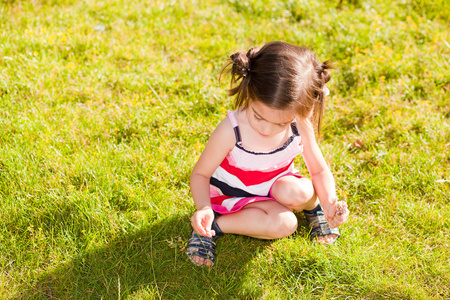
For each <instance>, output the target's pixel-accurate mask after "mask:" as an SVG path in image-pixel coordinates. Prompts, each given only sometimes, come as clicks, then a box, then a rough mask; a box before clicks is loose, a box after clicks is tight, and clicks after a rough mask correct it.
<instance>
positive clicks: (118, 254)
mask: <svg viewBox="0 0 450 300" xmlns="http://www.w3.org/2000/svg"><path fill="white" fill-rule="evenodd" d="M189 224H190V223H189V221H188V219H187V218H186V217H182V216H175V217H171V218H169V219H166V220H163V221H161V222H159V223H156V224H154V225H153V226H151V227H149V228H147V229H145V230H141V231H138V232H135V233H132V234H125V235H123V236H122V237H118V238H115V239H113V240H111V241H110V242H109V243H107V245H106V246H101V247H99V248H96V249H94V250H90V251H86V252H84V253H83V254H82V255H79V256H78V257H75V258H74V259H72V260H71V261H69V262H67V263H65V264H62V265H60V266H58V267H56V268H54V269H52V270H51V271H48V272H46V273H45V274H43V275H42V276H41V277H39V278H38V279H37V280H36V282H35V283H34V284H33V285H32V286H30V285H27V286H24V287H23V288H22V291H21V293H20V295H19V296H18V297H16V299H122V298H127V297H128V296H131V295H135V296H136V297H137V298H136V299H148V298H163V299H167V298H169V299H174V298H182V299H212V298H215V299H218V298H220V299H230V298H252V299H253V298H260V297H261V296H262V295H263V290H262V289H259V290H258V289H256V290H255V285H252V288H251V289H249V288H246V286H245V281H246V280H248V279H249V276H252V275H251V274H248V273H247V272H248V270H249V269H248V268H246V265H247V264H248V263H249V262H250V261H251V260H252V259H253V257H254V256H255V254H256V253H257V252H259V251H260V249H261V251H262V249H263V248H265V247H267V246H268V245H270V244H271V242H270V241H263V240H257V239H252V238H247V237H243V236H235V235H226V236H225V237H223V238H221V239H220V240H218V243H217V244H218V246H217V247H218V248H217V250H218V257H217V260H216V264H215V266H214V267H213V268H208V267H196V266H194V265H193V264H192V262H190V261H189V260H188V259H187V256H186V254H185V248H186V244H187V241H188V238H189V236H190V231H191V229H190V227H189Z"/></svg>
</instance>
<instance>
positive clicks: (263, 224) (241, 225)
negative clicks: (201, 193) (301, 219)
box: [216, 200, 297, 239]
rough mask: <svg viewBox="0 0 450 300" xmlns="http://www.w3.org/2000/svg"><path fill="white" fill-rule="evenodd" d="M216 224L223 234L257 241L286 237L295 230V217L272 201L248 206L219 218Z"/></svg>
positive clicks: (288, 210)
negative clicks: (257, 239)
mask: <svg viewBox="0 0 450 300" xmlns="http://www.w3.org/2000/svg"><path fill="white" fill-rule="evenodd" d="M216 222H217V224H218V225H219V227H220V229H222V231H223V232H224V233H234V234H241V235H247V236H251V237H255V238H259V239H277V238H282V237H286V236H289V235H291V234H292V233H294V232H295V230H296V229H297V217H296V216H295V215H294V213H292V211H291V210H290V209H289V208H287V207H285V206H283V205H281V204H279V203H277V202H275V201H272V200H266V201H259V202H254V203H251V204H248V205H246V206H245V207H244V208H243V209H242V210H241V211H239V212H236V213H232V214H229V215H222V216H220V217H219V218H217V220H216Z"/></svg>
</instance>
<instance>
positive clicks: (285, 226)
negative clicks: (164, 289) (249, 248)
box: [191, 200, 297, 266]
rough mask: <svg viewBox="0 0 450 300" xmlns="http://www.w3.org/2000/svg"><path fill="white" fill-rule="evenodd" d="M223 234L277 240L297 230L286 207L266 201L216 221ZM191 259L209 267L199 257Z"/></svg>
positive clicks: (253, 204) (208, 264)
mask: <svg viewBox="0 0 450 300" xmlns="http://www.w3.org/2000/svg"><path fill="white" fill-rule="evenodd" d="M216 222H217V225H219V227H220V229H221V230H222V231H223V232H224V233H234V234H241V235H247V236H251V237H255V238H259V239H277V238H282V237H286V236H289V235H291V234H292V233H294V231H295V230H296V229H297V217H296V216H295V215H294V213H293V212H292V211H291V210H290V209H289V208H287V207H285V206H283V205H281V204H279V203H277V202H275V201H273V200H266V201H260V202H255V203H251V204H248V205H246V206H245V207H244V208H243V209H242V210H240V211H238V212H235V213H232V214H229V215H222V216H220V217H218V218H217V219H216ZM191 259H192V260H193V261H194V262H195V263H196V264H197V265H199V266H201V265H205V266H211V265H212V261H211V260H209V259H204V258H201V257H199V256H192V257H191Z"/></svg>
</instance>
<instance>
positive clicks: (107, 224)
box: [0, 0, 450, 299]
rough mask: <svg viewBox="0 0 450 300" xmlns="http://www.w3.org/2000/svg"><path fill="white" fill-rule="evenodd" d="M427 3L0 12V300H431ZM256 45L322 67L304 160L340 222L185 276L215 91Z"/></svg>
mask: <svg viewBox="0 0 450 300" xmlns="http://www.w3.org/2000/svg"><path fill="white" fill-rule="evenodd" d="M447 2H448V1H443V0H439V1H420V0H407V1H397V2H386V1H372V2H370V1H358V0H356V1H354V0H352V1H350V0H349V1H326V2H313V1H294V0H290V1H275V0H271V1H232V0H217V1H213V0H209V1H181V0H179V1H150V2H136V1H131V2H130V1H128V2H125V1H120V0H117V1H70V0H61V1H59V0H46V1H20V0H15V1H14V0H12V1H11V0H3V1H1V0H0V238H1V243H0V298H2V299H3V298H4V299H101V298H103V299H125V298H126V299H152V298H158V299H159V298H163V299H173V298H187V299H198V298H203V299H211V298H219V299H230V298H235V299H236V298H237V299H245V298H250V299H255V298H266V299H283V298H303V299H312V298H317V299H319V298H324V299H329V298H333V297H335V298H355V299H361V298H366V299H392V298H398V299H430V298H435V299H440V298H449V297H450V290H449V286H450V277H449V274H450V269H449V267H448V266H449V263H450V261H449V257H450V253H449V249H450V247H449V233H450V230H449V227H450V226H449V220H450V214H449V211H450V210H449V200H450V182H449V180H450V156H449V153H450V125H449V118H450V101H449V90H450V78H449V76H450V65H449V61H450V36H449V32H450V30H449V25H448V24H449V17H448V16H449V15H448V13H447V12H448V10H449V9H450V7H449V4H448V3H447ZM272 40H285V41H288V42H291V43H295V44H302V45H307V46H310V47H311V48H313V49H314V50H315V51H316V52H317V54H318V56H319V57H320V59H321V60H328V59H332V60H333V62H334V65H335V67H336V69H335V70H334V71H333V73H332V75H333V78H332V80H331V82H330V84H329V88H330V90H331V95H330V97H329V98H328V99H327V100H328V102H327V108H326V113H325V118H324V127H323V130H322V135H321V140H320V143H321V148H322V150H323V152H324V156H325V158H326V160H327V162H328V163H329V164H330V167H331V169H332V171H333V173H334V174H335V177H336V181H337V186H338V193H339V196H340V198H341V199H343V200H346V201H347V202H348V203H349V206H350V210H351V211H352V216H351V218H350V221H349V223H348V224H346V225H344V226H342V229H341V231H342V238H341V239H340V240H339V243H338V245H336V246H331V247H321V246H314V245H312V244H311V243H310V242H309V240H308V238H307V227H306V222H305V221H304V220H303V219H302V218H301V217H300V224H301V226H300V227H299V229H298V232H297V233H296V234H295V235H293V236H292V237H290V238H286V239H282V240H277V241H259V240H256V239H250V238H246V237H241V236H226V237H224V238H223V239H221V240H220V241H219V243H218V257H217V264H216V266H215V267H214V268H213V269H211V270H208V269H198V268H195V267H193V265H192V264H191V263H190V262H189V261H188V260H187V259H186V257H185V254H184V249H185V247H186V243H187V240H188V237H189V232H190V222H189V217H190V215H191V214H192V213H193V211H194V209H195V208H194V205H193V202H192V200H191V197H190V192H189V187H188V178H189V174H190V171H191V169H192V167H193V164H194V163H195V161H196V159H197V157H198V155H199V154H200V153H201V151H202V149H203V147H204V144H205V143H206V141H207V139H208V136H209V134H210V132H211V131H212V130H213V129H214V127H215V126H216V124H217V123H218V122H219V121H220V120H221V119H222V118H223V117H224V116H225V114H226V111H227V110H228V109H231V108H232V104H231V101H230V100H229V99H228V98H227V96H226V88H227V80H226V79H225V80H223V81H222V82H219V81H218V76H219V74H220V71H221V69H222V67H223V65H224V63H225V60H226V59H227V57H228V56H229V55H230V54H231V53H234V52H235V51H237V50H241V49H242V50H246V49H248V48H249V47H253V46H260V45H262V44H264V43H265V42H268V41H272ZM297 165H298V168H299V169H300V170H303V171H305V170H306V168H305V167H304V166H303V163H302V160H301V158H299V159H298V160H297Z"/></svg>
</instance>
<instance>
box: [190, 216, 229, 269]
mask: <svg viewBox="0 0 450 300" xmlns="http://www.w3.org/2000/svg"><path fill="white" fill-rule="evenodd" d="M211 229H213V230H214V231H215V232H216V235H215V236H213V237H212V238H210V237H207V236H203V235H199V234H197V233H196V232H195V231H192V233H191V238H190V239H189V242H188V246H187V248H186V254H187V256H188V258H189V259H190V260H191V261H192V262H193V263H194V264H195V265H197V266H200V265H198V264H197V263H196V262H195V261H194V260H193V259H192V256H198V257H201V258H204V259H209V260H210V261H211V262H212V265H211V267H212V266H213V265H214V262H215V257H216V252H215V251H216V240H217V239H218V238H220V237H221V236H223V235H224V233H223V232H222V230H220V228H219V226H218V225H217V223H216V221H215V220H214V221H213V223H212V226H211Z"/></svg>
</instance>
